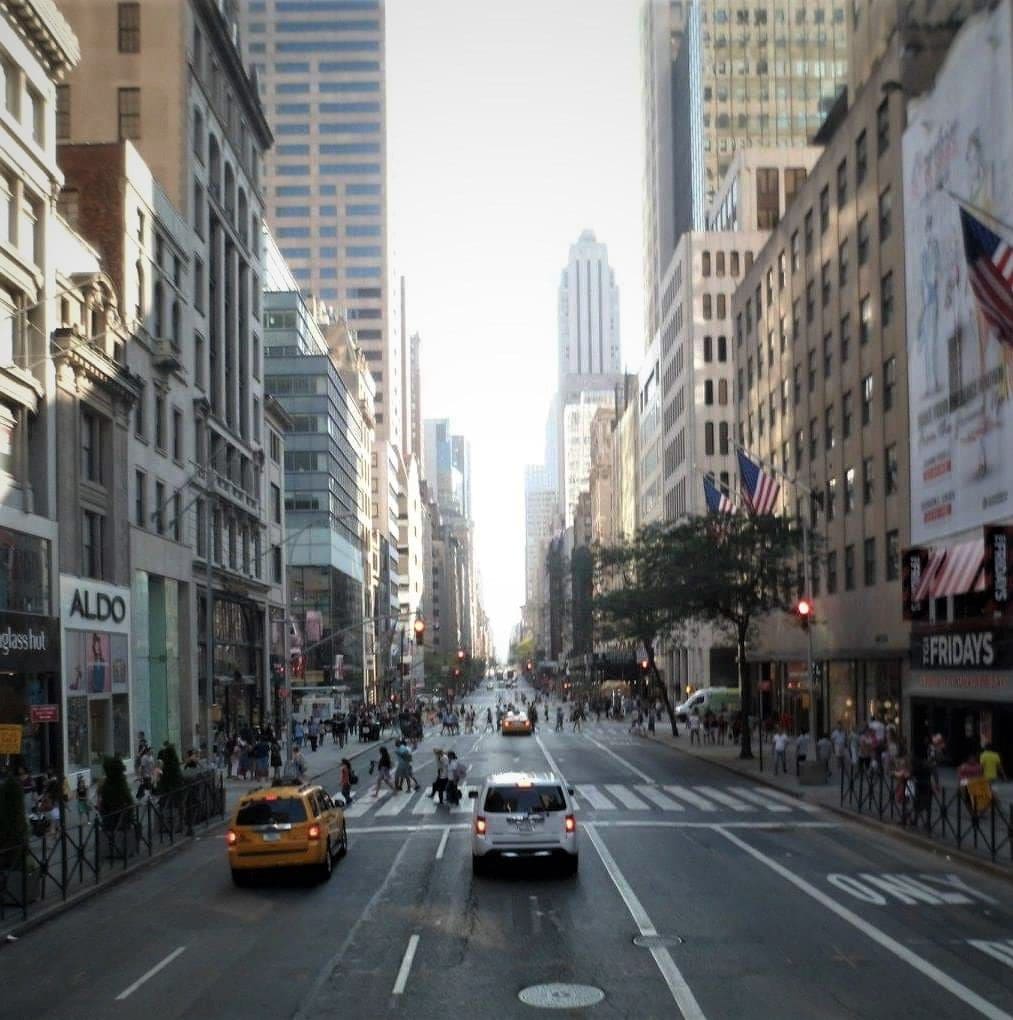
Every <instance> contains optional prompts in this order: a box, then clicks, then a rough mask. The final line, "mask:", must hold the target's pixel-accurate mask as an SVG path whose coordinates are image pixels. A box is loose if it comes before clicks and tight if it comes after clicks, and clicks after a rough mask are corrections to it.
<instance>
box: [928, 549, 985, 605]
mask: <svg viewBox="0 0 1013 1020" xmlns="http://www.w3.org/2000/svg"><path fill="white" fill-rule="evenodd" d="M984 590H985V540H984V538H972V539H971V540H970V541H968V542H959V543H957V544H956V545H951V546H946V547H940V548H935V549H933V550H932V552H931V554H930V556H929V562H928V564H926V567H925V570H924V571H923V572H922V578H921V583H920V584H919V585H918V593H917V595H916V599H917V600H918V601H921V600H922V599H925V598H934V599H939V598H943V597H944V596H946V595H964V594H966V593H967V592H969V591H984Z"/></svg>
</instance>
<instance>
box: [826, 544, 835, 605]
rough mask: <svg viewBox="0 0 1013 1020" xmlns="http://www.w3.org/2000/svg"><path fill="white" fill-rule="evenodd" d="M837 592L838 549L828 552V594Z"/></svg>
mask: <svg viewBox="0 0 1013 1020" xmlns="http://www.w3.org/2000/svg"><path fill="white" fill-rule="evenodd" d="M836 593H837V550H836V549H835V550H833V552H828V553H827V594H828V595H834V594H836Z"/></svg>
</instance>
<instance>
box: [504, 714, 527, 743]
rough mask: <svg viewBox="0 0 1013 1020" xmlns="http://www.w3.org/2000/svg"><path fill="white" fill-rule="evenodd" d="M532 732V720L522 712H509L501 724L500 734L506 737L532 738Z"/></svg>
mask: <svg viewBox="0 0 1013 1020" xmlns="http://www.w3.org/2000/svg"><path fill="white" fill-rule="evenodd" d="M532 730H533V727H532V725H531V720H530V719H529V718H528V717H527V716H526V715H524V714H523V713H522V712H507V714H506V715H505V716H503V722H502V723H501V724H500V732H501V733H502V734H503V736H504V737H507V736H517V735H520V734H524V735H526V736H529V737H530V736H531V733H532Z"/></svg>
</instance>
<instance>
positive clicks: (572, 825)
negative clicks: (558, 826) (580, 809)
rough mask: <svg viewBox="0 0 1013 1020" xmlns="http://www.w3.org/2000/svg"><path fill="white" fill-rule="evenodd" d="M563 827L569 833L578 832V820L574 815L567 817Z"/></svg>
mask: <svg viewBox="0 0 1013 1020" xmlns="http://www.w3.org/2000/svg"><path fill="white" fill-rule="evenodd" d="M563 825H564V827H565V828H566V831H567V832H576V831H577V819H576V817H574V816H573V815H567V816H566V818H565V819H564V821H563Z"/></svg>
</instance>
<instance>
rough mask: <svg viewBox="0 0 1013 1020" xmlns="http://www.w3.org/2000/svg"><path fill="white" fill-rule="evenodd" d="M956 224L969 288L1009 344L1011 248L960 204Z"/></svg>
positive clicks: (1012, 328)
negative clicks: (961, 236)
mask: <svg viewBox="0 0 1013 1020" xmlns="http://www.w3.org/2000/svg"><path fill="white" fill-rule="evenodd" d="M960 226H961V228H962V230H963V233H964V255H965V256H966V258H967V275H968V279H969V280H970V283H971V290H972V291H973V292H974V296H975V298H976V299H977V301H978V307H979V308H980V309H981V314H982V315H984V316H985V318H986V319H987V320H988V323H989V325H990V326H991V327H992V328H993V329H994V330H995V333H996V337H997V338H998V340H999V341H1000V342H1001V343H1004V344H1007V345H1009V346H1013V248H1011V247H1010V245H1008V244H1007V243H1006V242H1005V241H1004V240H1003V239H1002V238H1001V237H999V235H998V234H996V233H994V232H993V231H991V230H989V228H988V227H986V226H985V224H984V223H982V222H981V221H980V220H978V219H976V218H975V217H974V216H972V215H971V214H970V213H969V212H968V211H967V210H966V209H965V208H963V206H961V209H960Z"/></svg>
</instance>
